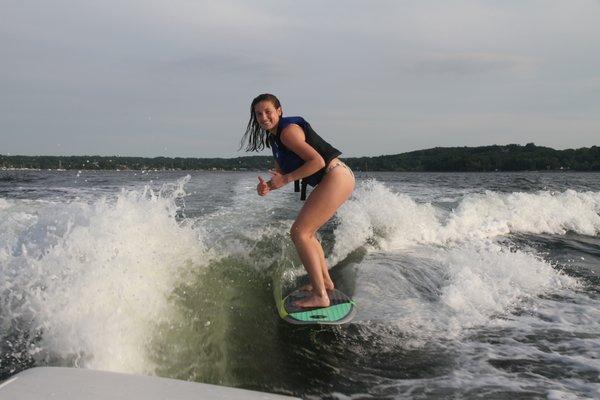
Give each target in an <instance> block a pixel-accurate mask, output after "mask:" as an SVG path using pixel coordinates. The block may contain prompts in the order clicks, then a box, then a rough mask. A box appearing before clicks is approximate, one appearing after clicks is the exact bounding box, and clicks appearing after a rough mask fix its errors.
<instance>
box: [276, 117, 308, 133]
mask: <svg viewBox="0 0 600 400" xmlns="http://www.w3.org/2000/svg"><path fill="white" fill-rule="evenodd" d="M305 123H306V121H305V120H304V118H302V117H299V116H295V117H281V119H280V120H279V128H280V129H281V130H283V129H284V128H285V127H286V126H288V125H291V124H296V125H300V126H303V125H304V124H305Z"/></svg>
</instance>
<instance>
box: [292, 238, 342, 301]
mask: <svg viewBox="0 0 600 400" xmlns="http://www.w3.org/2000/svg"><path fill="white" fill-rule="evenodd" d="M313 245H314V246H315V251H317V252H318V253H319V257H320V258H321V272H322V274H323V283H324V284H325V289H326V290H331V289H334V288H335V285H334V284H333V281H332V280H331V277H330V276H329V268H328V266H327V260H326V259H325V253H324V252H323V247H322V246H321V243H319V241H318V240H317V236H316V235H315V236H313ZM312 289H313V287H312V285H311V284H310V283H309V284H308V285H304V286H302V287H301V288H300V290H305V291H307V292H310V291H312Z"/></svg>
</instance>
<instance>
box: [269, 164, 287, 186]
mask: <svg viewBox="0 0 600 400" xmlns="http://www.w3.org/2000/svg"><path fill="white" fill-rule="evenodd" d="M269 173H270V174H271V180H270V181H269V182H268V184H269V189H271V190H273V189H279V188H280V187H282V186H285V185H286V184H287V183H288V180H287V177H286V175H282V174H281V173H280V172H278V171H273V170H272V169H270V170H269Z"/></svg>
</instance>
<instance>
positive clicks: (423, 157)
mask: <svg viewBox="0 0 600 400" xmlns="http://www.w3.org/2000/svg"><path fill="white" fill-rule="evenodd" d="M344 161H345V162H346V163H347V164H348V165H350V167H351V168H352V169H354V170H356V171H432V172H433V171H437V172H444V171H448V172H449V171H465V172H467V171H472V172H476V171H481V172H483V171H545V170H553V171H556V170H571V171H600V147H598V146H592V147H589V148H587V147H583V148H580V149H568V150H554V149H552V148H550V147H542V146H536V145H535V144H534V143H527V144H526V145H525V146H522V145H519V144H509V145H506V146H498V145H493V146H481V147H435V148H432V149H426V150H418V151H411V152H408V153H402V154H395V155H385V156H384V155H382V156H377V157H355V158H345V157H344ZM272 166H273V160H272V157H271V156H249V157H237V158H181V157H175V158H170V157H155V158H145V157H118V156H111V157H105V156H6V155H4V156H3V155H0V168H32V169H59V168H62V169H86V170H116V169H120V170H124V169H135V170H147V169H159V170H162V169H169V170H171V169H177V170H265V169H268V168H272Z"/></svg>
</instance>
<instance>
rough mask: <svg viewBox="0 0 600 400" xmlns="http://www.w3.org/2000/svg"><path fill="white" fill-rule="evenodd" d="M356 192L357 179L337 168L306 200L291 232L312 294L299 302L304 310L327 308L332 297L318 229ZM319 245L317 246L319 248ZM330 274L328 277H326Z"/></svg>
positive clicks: (326, 176)
mask: <svg viewBox="0 0 600 400" xmlns="http://www.w3.org/2000/svg"><path fill="white" fill-rule="evenodd" d="M353 189H354V177H353V176H352V173H351V172H350V171H349V170H348V169H346V168H334V169H332V170H331V171H330V172H329V173H327V174H326V175H325V176H324V177H323V180H322V181H321V183H319V185H317V187H316V188H315V189H314V190H313V191H312V193H311V194H310V196H308V198H307V199H306V203H304V206H303V207H302V209H301V210H300V213H299V214H298V218H296V221H295V222H294V224H293V225H292V229H291V231H290V233H291V235H292V241H293V242H294V245H295V246H296V250H297V251H298V255H299V256H300V261H302V264H303V265H304V268H306V271H307V272H308V275H309V278H310V283H311V286H312V295H311V296H310V297H308V298H306V299H304V300H301V301H298V302H296V304H297V305H299V306H301V307H326V306H328V305H329V297H328V296H327V291H326V289H325V279H326V278H325V276H329V272H328V271H324V268H325V269H326V268H327V264H326V263H325V257H324V254H323V249H322V247H321V245H320V243H318V241H317V239H316V236H315V234H316V232H317V230H318V229H319V228H320V227H321V226H323V225H324V224H325V223H326V222H327V221H328V220H329V219H330V218H331V217H332V216H333V214H334V213H335V212H336V210H337V209H338V208H339V207H340V206H341V205H342V204H343V203H344V202H345V201H346V200H347V199H348V198H349V197H350V195H351V194H352V190H353ZM315 242H316V244H318V248H317V246H315ZM325 274H326V275H325Z"/></svg>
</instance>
